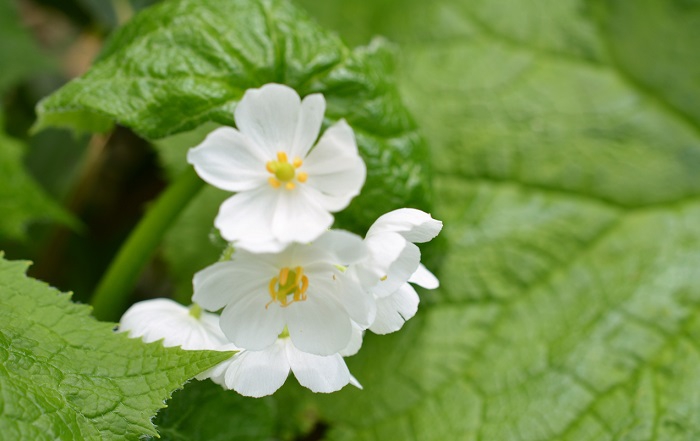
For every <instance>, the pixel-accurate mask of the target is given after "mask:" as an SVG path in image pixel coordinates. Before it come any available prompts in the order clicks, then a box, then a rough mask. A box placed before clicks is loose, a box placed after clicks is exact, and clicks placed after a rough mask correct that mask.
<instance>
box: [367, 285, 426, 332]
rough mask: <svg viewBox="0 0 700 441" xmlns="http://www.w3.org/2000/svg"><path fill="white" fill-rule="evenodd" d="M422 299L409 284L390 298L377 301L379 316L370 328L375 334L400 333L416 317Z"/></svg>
mask: <svg viewBox="0 0 700 441" xmlns="http://www.w3.org/2000/svg"><path fill="white" fill-rule="evenodd" d="M419 302H420V299H419V297H418V294H417V293H416V290H415V289H413V287H412V286H411V285H409V284H408V283H406V284H404V285H403V286H402V287H401V288H399V289H398V290H397V291H396V292H395V293H393V294H392V295H390V296H388V297H384V298H381V299H377V316H376V318H375V319H374V323H372V326H370V327H369V329H370V331H372V332H374V333H375V334H389V333H390V332H394V331H398V330H399V329H401V327H402V326H403V324H404V322H405V321H407V320H408V319H410V318H411V317H413V316H414V315H416V311H418V303H419Z"/></svg>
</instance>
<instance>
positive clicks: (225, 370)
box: [210, 337, 362, 397]
mask: <svg viewBox="0 0 700 441" xmlns="http://www.w3.org/2000/svg"><path fill="white" fill-rule="evenodd" d="M290 370H291V371H292V372H293V373H294V376H295V377H296V378H297V380H298V381H299V383H300V384H301V385H302V386H304V387H307V388H309V389H311V390H312V391H314V392H322V393H329V392H335V391H337V390H340V389H341V388H342V387H343V386H345V385H346V384H348V383H351V384H353V385H354V386H357V387H359V388H360V389H362V386H360V383H358V382H357V380H356V379H355V378H354V377H353V376H352V375H351V374H350V371H348V367H347V366H346V365H345V361H344V360H343V357H341V356H340V355H339V354H332V355H328V356H320V355H314V354H309V353H307V352H303V351H301V350H299V349H298V348H297V347H296V346H294V343H292V340H291V339H290V338H289V337H282V338H278V339H277V340H276V341H275V342H274V343H273V344H272V345H271V346H269V347H267V348H265V349H263V350H260V351H250V350H244V351H242V352H240V353H238V354H236V355H235V356H233V357H232V358H231V359H229V360H227V361H224V362H223V363H220V364H219V365H217V366H216V367H215V368H214V369H212V370H211V373H210V375H211V377H210V378H211V379H212V380H213V381H214V382H216V383H218V384H220V385H221V386H223V387H224V388H226V389H233V390H235V391H236V392H238V393H240V394H241V395H245V396H249V397H262V396H265V395H270V394H272V393H274V392H275V391H276V390H277V389H279V388H280V387H281V386H282V385H283V384H284V382H285V380H286V379H287V376H288V375H289V371H290Z"/></svg>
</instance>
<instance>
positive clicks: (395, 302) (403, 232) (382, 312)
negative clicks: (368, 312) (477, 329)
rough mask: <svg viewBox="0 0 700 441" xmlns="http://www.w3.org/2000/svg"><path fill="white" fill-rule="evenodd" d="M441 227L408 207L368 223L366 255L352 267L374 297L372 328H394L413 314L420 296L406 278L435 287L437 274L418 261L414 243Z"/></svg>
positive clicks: (381, 331) (382, 330) (384, 331)
mask: <svg viewBox="0 0 700 441" xmlns="http://www.w3.org/2000/svg"><path fill="white" fill-rule="evenodd" d="M441 229H442V222H440V221H438V220H435V219H433V218H432V217H431V216H430V215H429V214H428V213H425V212H423V211H420V210H416V209H412V208H402V209H399V210H394V211H391V212H389V213H386V214H384V215H382V216H381V217H380V218H379V219H377V220H376V221H375V222H374V224H373V225H372V226H371V227H370V229H369V231H368V232H367V236H366V237H365V242H366V243H367V247H368V249H369V251H370V257H369V259H367V260H366V261H365V262H362V263H360V264H359V265H357V267H356V268H354V269H353V270H354V271H355V272H356V274H357V277H358V278H359V279H360V280H362V281H363V283H364V284H365V286H368V285H369V292H370V293H372V295H373V296H374V298H375V300H376V308H377V310H376V316H375V319H374V321H373V323H372V324H371V326H370V327H369V329H370V330H371V331H372V332H374V333H377V334H388V333H390V332H394V331H397V330H399V329H401V327H402V326H403V324H404V322H405V321H406V320H408V319H410V318H411V317H413V316H414V315H415V313H416V311H417V310H418V303H419V301H420V299H419V298H418V294H417V293H416V291H415V289H413V287H412V286H411V285H410V284H409V283H407V282H411V283H416V284H418V285H420V286H422V287H424V288H427V289H434V288H437V287H438V285H439V282H438V280H437V278H436V277H435V276H434V275H433V274H432V273H431V272H430V271H428V269H427V268H425V266H423V265H422V264H420V250H419V249H418V247H417V246H416V245H414V243H416V242H427V241H429V240H431V239H433V238H434V237H435V236H437V234H438V233H439V232H440V230H441ZM378 272H379V273H378ZM377 276H379V277H377Z"/></svg>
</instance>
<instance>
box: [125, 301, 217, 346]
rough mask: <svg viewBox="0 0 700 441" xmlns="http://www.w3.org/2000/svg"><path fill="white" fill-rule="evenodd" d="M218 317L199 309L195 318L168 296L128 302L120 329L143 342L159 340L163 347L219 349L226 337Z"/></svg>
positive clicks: (184, 307)
mask: <svg viewBox="0 0 700 441" xmlns="http://www.w3.org/2000/svg"><path fill="white" fill-rule="evenodd" d="M218 320H219V316H218V315H216V314H210V313H207V312H204V311H202V313H201V315H200V317H199V318H195V317H193V316H192V315H191V314H190V310H189V308H188V307H186V306H183V305H180V304H179V303H177V302H175V301H173V300H170V299H152V300H145V301H143V302H138V303H136V304H134V305H132V306H131V307H130V308H129V309H128V310H127V311H126V312H125V313H124V315H123V316H122V318H121V319H120V323H119V331H120V332H127V331H128V332H129V337H131V338H137V337H141V338H142V339H143V341H145V342H146V343H151V342H154V341H158V340H163V346H166V347H171V346H181V347H182V349H186V350H199V349H208V350H227V349H222V347H224V346H226V345H227V343H228V340H227V339H226V337H225V336H224V334H223V333H222V332H221V329H219V325H218Z"/></svg>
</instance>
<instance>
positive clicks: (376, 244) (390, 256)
mask: <svg viewBox="0 0 700 441" xmlns="http://www.w3.org/2000/svg"><path fill="white" fill-rule="evenodd" d="M365 243H366V244H367V248H368V250H369V255H370V259H367V260H366V261H365V262H362V263H360V264H359V265H358V266H357V274H358V277H359V278H360V282H361V283H362V284H363V285H364V286H368V287H373V286H374V285H376V284H377V283H384V281H381V282H380V279H381V278H383V277H388V276H389V269H390V268H391V265H392V264H393V263H394V262H396V261H397V260H398V259H399V258H400V257H401V253H403V252H404V250H405V248H406V239H404V238H403V236H401V235H400V234H398V233H394V232H385V233H382V234H375V235H373V236H369V237H367V239H365ZM401 283H403V282H401V281H399V282H398V284H397V285H396V287H398V286H399V285H400V284H401ZM393 291H395V287H394V289H391V291H390V292H393Z"/></svg>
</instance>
